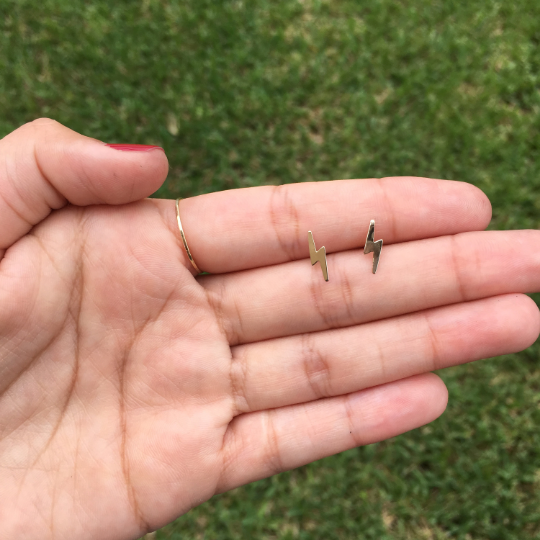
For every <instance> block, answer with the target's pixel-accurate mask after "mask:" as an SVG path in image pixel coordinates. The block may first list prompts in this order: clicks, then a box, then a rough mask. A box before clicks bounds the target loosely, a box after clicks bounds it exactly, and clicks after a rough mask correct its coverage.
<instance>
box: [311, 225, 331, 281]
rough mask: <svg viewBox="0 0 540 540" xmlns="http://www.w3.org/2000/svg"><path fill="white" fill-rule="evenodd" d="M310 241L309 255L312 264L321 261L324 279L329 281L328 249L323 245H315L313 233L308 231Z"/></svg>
mask: <svg viewBox="0 0 540 540" xmlns="http://www.w3.org/2000/svg"><path fill="white" fill-rule="evenodd" d="M307 234H308V243H309V257H310V259H311V266H314V265H315V264H317V262H319V263H320V264H321V270H322V275H323V277H324V281H328V266H327V264H326V249H325V247H324V246H323V247H322V248H321V249H317V248H316V247H315V241H314V240H313V234H312V233H311V231H308V233H307Z"/></svg>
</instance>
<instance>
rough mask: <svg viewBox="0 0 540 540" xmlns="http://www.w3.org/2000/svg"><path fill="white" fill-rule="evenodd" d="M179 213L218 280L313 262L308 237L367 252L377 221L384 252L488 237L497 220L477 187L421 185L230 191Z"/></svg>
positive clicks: (389, 182)
mask: <svg viewBox="0 0 540 540" xmlns="http://www.w3.org/2000/svg"><path fill="white" fill-rule="evenodd" d="M180 212H181V217H182V224H183V228H184V232H185V234H186V237H187V240H188V242H189V247H190V251H191V253H192V255H193V258H194V260H195V261H196V263H197V265H198V266H199V268H200V269H201V270H202V271H206V272H211V273H225V272H233V271H238V270H245V269H249V268H255V267H260V266H268V265H274V264H280V263H283V262H288V261H292V260H297V259H303V258H306V257H308V256H309V247H308V240H307V232H308V230H310V231H313V236H314V239H315V243H316V246H317V249H318V248H319V247H321V246H325V247H326V251H327V253H332V252H337V251H344V250H349V249H354V248H357V247H361V246H363V245H364V242H365V239H366V234H367V231H368V227H369V222H370V220H372V219H374V220H375V222H376V228H375V237H376V239H379V238H382V239H383V240H384V243H385V245H386V244H391V243H396V242H405V241H410V240H417V239H422V238H430V237H435V236H441V235H449V234H457V233H460V232H467V231H475V230H482V229H484V228H485V227H486V226H487V225H488V223H489V221H490V219H491V205H490V202H489V200H488V198H487V197H486V195H485V194H484V193H483V192H482V191H480V190H479V189H478V188H476V187H475V186H473V185H471V184H467V183H464V182H456V181H452V180H432V179H429V178H416V177H393V178H382V179H367V180H335V181H330V182H313V183H303V184H287V185H283V186H263V187H256V188H245V189H237V190H231V191H223V192H218V193H211V194H207V195H201V196H198V197H193V198H190V199H185V200H182V201H181V204H180ZM169 214H170V216H169V218H170V220H169V222H170V226H171V227H173V228H176V227H177V225H176V220H175V214H174V208H173V209H172V211H170V212H169ZM383 257H384V255H383Z"/></svg>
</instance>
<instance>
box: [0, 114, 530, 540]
mask: <svg viewBox="0 0 540 540" xmlns="http://www.w3.org/2000/svg"><path fill="white" fill-rule="evenodd" d="M166 171H167V163H166V158H165V155H164V153H163V152H162V151H161V150H149V151H140V152H119V151H117V150H115V149H111V148H108V147H106V146H104V145H103V143H100V142H99V141H95V140H92V139H87V138H85V137H82V136H80V135H77V134H76V133H73V132H71V131H69V130H67V129H66V128H64V127H62V126H60V125H59V124H56V123H55V122H52V121H48V120H41V121H37V122H34V123H32V124H29V125H26V126H23V127H22V128H20V129H19V130H17V131H16V132H14V133H13V134H11V135H9V136H8V137H6V138H5V139H3V140H2V141H0V249H1V251H0V255H3V259H2V261H1V262H0V500H1V501H2V503H1V504H0V523H2V527H1V528H0V538H10V539H11V538H15V537H16V538H39V539H48V538H50V539H53V538H55V539H64V538H65V539H68V538H78V539H85V538H89V539H90V538H100V539H124V538H126V539H128V538H137V537H139V536H141V535H142V534H144V533H145V532H146V531H148V530H152V529H155V528H158V527H160V526H162V525H164V524H166V523H167V522H169V521H171V520H173V519H174V518H175V517H177V516H178V515H180V514H181V513H183V512H186V511H187V510H189V509H190V508H192V507H194V506H196V505H197V504H200V503H201V502H203V501H205V500H207V499H208V498H209V497H211V496H212V495H214V494H215V493H217V492H221V491H225V490H228V489H232V488H233V487H236V486H238V485H241V484H243V483H246V482H249V481H252V480H255V479H258V478H262V477H265V476H269V475H272V474H274V473H277V472H279V471H282V470H285V469H289V468H293V467H297V466H300V465H302V464H305V463H308V462H310V461H313V460H315V459H318V458H321V457H323V456H326V455H330V454H333V453H336V452H339V451H342V450H345V449H347V448H351V447H354V446H357V445H362V444H368V443H371V442H375V441H378V440H382V439H385V438H388V437H391V436H394V435H397V434H399V433H402V432H404V431H407V430H410V429H412V428H414V427H417V426H420V425H423V424H425V423H427V422H429V421H431V420H433V419H434V418H436V417H437V416H438V415H440V414H441V413H442V412H443V410H444V408H445V405H446V399H447V394H446V389H445V387H444V384H443V383H442V382H441V381H440V379H439V378H438V377H436V376H435V375H432V374H430V373H427V372H429V371H431V370H434V369H438V368H442V367H446V366H450V365H455V364H458V363H463V362H466V361H471V360H475V359H479V358H485V357H489V356H494V355H498V354H503V353H507V352H513V351H517V350H520V349H522V348H525V347H527V346H528V345H530V344H531V343H532V342H533V341H534V340H535V339H536V337H537V335H538V331H539V324H540V322H539V315H538V310H537V308H536V306H535V304H534V303H533V302H532V301H531V300H530V299H529V298H528V297H526V296H524V295H522V294H518V293H522V292H530V291H536V290H538V288H539V285H540V273H539V272H538V270H539V268H540V249H539V248H540V234H539V233H537V232H536V231H513V232H474V231H479V230H481V229H483V228H485V226H486V225H487V223H488V222H489V219H490V215H491V211H490V206H489V202H488V201H487V199H486V198H485V196H484V195H483V194H482V193H481V192H480V191H479V190H477V189H476V188H474V187H472V186H470V185H468V184H463V183H458V182H447V181H436V180H428V179H420V178H394V179H384V180H362V181H356V180H351V181H339V182H327V183H319V184H301V185H291V186H283V187H279V188H273V187H267V188H253V189H247V190H236V191H231V192H223V193H217V194H211V195H205V196H201V197H197V198H193V199H187V200H184V201H182V203H181V212H182V221H183V224H184V227H185V230H186V234H187V237H188V240H189V243H190V248H191V250H192V252H193V255H194V257H195V260H196V261H197V263H198V264H199V266H200V267H201V268H202V269H203V270H205V271H207V272H209V273H210V274H209V275H203V276H198V277H196V276H195V275H194V272H193V269H192V268H191V265H190V263H189V261H188V259H187V256H186V253H185V251H184V249H183V247H182V244H181V242H180V238H179V234H178V228H177V224H176V216H175V210H174V202H173V201H165V200H149V199H144V197H146V196H148V195H149V194H151V193H152V192H153V191H155V189H157V187H159V185H160V184H161V183H162V182H163V180H164V178H165V176H166ZM50 209H54V210H55V211H54V212H52V213H50ZM370 219H375V220H376V229H375V237H376V239H378V238H383V239H384V243H385V247H384V249H383V252H382V256H381V262H380V265H379V270H378V272H377V274H376V275H373V274H372V273H371V261H372V255H369V256H365V255H364V254H363V250H362V249H361V248H362V247H363V242H364V240H365V235H366V233H367V228H368V225H369V221H370ZM308 230H312V231H313V234H314V238H315V242H316V243H317V247H318V248H319V247H320V246H322V245H325V246H326V249H327V251H328V252H329V253H330V255H329V256H328V266H329V275H330V281H329V282H328V283H327V282H325V281H324V279H323V277H322V274H321V271H320V269H319V267H318V265H317V266H315V267H312V266H311V264H310V262H309V258H307V257H309V251H308V242H307V231H308Z"/></svg>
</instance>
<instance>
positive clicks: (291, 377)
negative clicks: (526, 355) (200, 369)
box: [231, 294, 540, 413]
mask: <svg viewBox="0 0 540 540" xmlns="http://www.w3.org/2000/svg"><path fill="white" fill-rule="evenodd" d="M539 331H540V312H539V311H538V308H537V306H536V304H535V303H534V302H533V300H531V299H530V298H529V297H528V296H525V295H521V294H512V295H505V296H496V297H492V298H487V299H484V300H477V301H474V302H466V303H463V304H456V305H454V306H446V307H442V308H435V309H432V310H428V311H422V312H419V313H415V314H412V315H405V316H401V317H396V318H393V319H386V320H383V321H377V322H373V323H368V324H365V325H361V326H352V327H349V328H342V329H339V330H328V331H325V332H316V333H313V334H304V335H301V336H292V337H288V338H281V339H275V340H270V341H264V342H259V343H254V344H251V345H242V346H240V347H235V348H233V369H232V371H231V380H232V381H233V387H234V388H235V398H236V410H237V412H238V413H245V412H253V411H258V410H264V409H271V408H277V407H283V406H286V405H292V404H295V403H304V402H308V401H312V400H315V399H320V398H323V397H331V396H338V395H341V394H349V393H351V392H355V391H357V390H362V389H364V388H369V387H372V386H378V385H381V384H384V383H388V382H391V381H395V380H398V379H404V378H406V377H411V376H413V375H418V374H421V373H425V372H427V371H432V370H437V369H441V368H445V367H449V366H454V365H457V364H463V363H465V362H471V361H473V360H479V359H481V358H489V357H492V356H498V355H501V354H508V353H513V352H517V351H521V350H523V349H525V348H527V347H529V346H530V345H532V343H534V341H535V340H536V339H537V337H538V333H539Z"/></svg>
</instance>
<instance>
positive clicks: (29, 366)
mask: <svg viewBox="0 0 540 540" xmlns="http://www.w3.org/2000/svg"><path fill="white" fill-rule="evenodd" d="M39 264H40V266H41V259H39ZM37 275H38V276H41V271H39V272H38V273H37ZM38 289H39V286H38ZM36 300H37V294H36V296H35V297H34V302H33V306H35V302H36ZM68 318H69V311H66V317H65V319H64V321H63V322H62V325H61V327H63V326H65V324H66V322H67V320H68ZM59 335H60V332H58V333H57V334H56V335H53V336H52V338H51V339H50V340H49V341H48V342H47V343H46V344H45V345H44V347H43V348H42V349H41V350H39V351H37V353H34V354H33V357H32V360H31V362H30V364H29V365H27V366H26V367H25V368H24V369H23V371H21V372H20V373H19V374H18V375H17V376H16V378H15V379H14V380H13V381H11V382H10V383H9V384H8V385H7V387H6V388H4V389H2V390H1V392H2V394H3V395H8V393H9V391H10V390H11V388H12V387H13V386H14V385H15V384H16V383H17V381H18V380H19V379H20V378H21V376H22V375H23V374H24V372H25V371H28V370H29V369H30V368H31V367H32V366H33V365H34V364H35V362H36V361H37V359H38V358H39V357H40V356H41V355H42V354H43V353H44V352H45V351H46V350H47V349H48V348H49V347H50V346H51V345H52V344H53V343H54V342H55V341H56V339H57V338H58V337H59Z"/></svg>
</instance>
